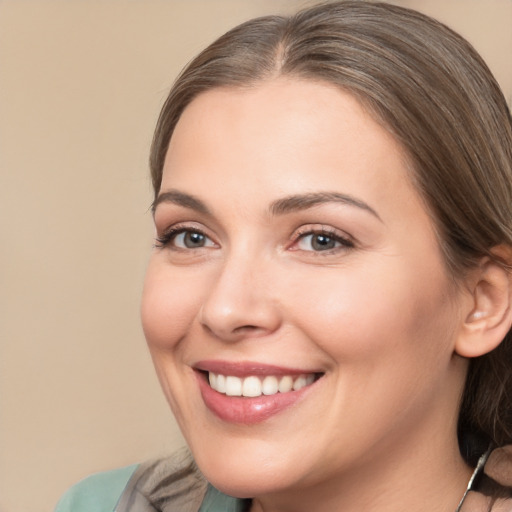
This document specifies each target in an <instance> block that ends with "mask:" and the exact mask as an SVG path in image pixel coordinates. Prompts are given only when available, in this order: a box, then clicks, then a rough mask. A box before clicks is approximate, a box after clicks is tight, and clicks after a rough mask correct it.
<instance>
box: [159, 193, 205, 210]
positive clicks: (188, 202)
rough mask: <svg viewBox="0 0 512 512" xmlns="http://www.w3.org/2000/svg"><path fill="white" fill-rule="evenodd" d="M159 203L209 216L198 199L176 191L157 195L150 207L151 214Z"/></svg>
mask: <svg viewBox="0 0 512 512" xmlns="http://www.w3.org/2000/svg"><path fill="white" fill-rule="evenodd" d="M160 203H172V204H176V205H178V206H183V207H184V208H190V209H191V210H196V211H197V212H199V213H203V214H205V215H211V212H210V210H209V209H208V207H207V206H206V205H205V204H204V203H203V202H202V201H201V200H200V199H198V198H197V197H194V196H192V195H190V194H185V193H184V192H179V191H178V190H168V191H167V192H162V193H161V194H159V195H158V197H157V198H156V199H155V200H154V201H153V204H152V205H151V211H152V212H153V214H154V213H155V210H156V207H157V206H158V205H159V204H160Z"/></svg>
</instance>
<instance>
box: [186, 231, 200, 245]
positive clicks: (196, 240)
mask: <svg viewBox="0 0 512 512" xmlns="http://www.w3.org/2000/svg"><path fill="white" fill-rule="evenodd" d="M203 243H204V235H202V234H201V233H187V234H186V235H185V245H186V246H187V247H197V246H202V245H203Z"/></svg>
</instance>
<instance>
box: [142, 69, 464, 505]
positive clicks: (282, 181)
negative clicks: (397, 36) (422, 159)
mask: <svg viewBox="0 0 512 512" xmlns="http://www.w3.org/2000/svg"><path fill="white" fill-rule="evenodd" d="M155 224H156V230H157V237H158V239H159V240H158V241H157V244H156V247H155V249H154V251H153V253H152V256H151V260H150V263H149V268H148V271H147V277H146V282H145V289H144V295H143V302H142V319H143V326H144V331H145V334H146V337H147V341H148V344H149V348H150V350H151V354H152V357H153V360H154V363H155V367H156V370H157V373H158V377H159V379H160V382H161V384H162V387H163V390H164V392H165V394H166V396H167V399H168V401H169V403H170V404H171V407H172V409H173V411H174V414H175V415H176V418H177V420H178V422H179V424H180V426H181V428H182V430H183V432H184V435H185V437H186V439H187V441H188V443H189V445H190V447H191V449H192V452H193V453H194V455H195V457H196V460H197V462H198V464H199V467H200V468H201V470H202V471H203V473H205V475H206V476H207V478H208V479H209V480H210V481H211V482H212V483H213V484H214V485H216V486H217V487H218V488H220V489H221V490H223V491H224V492H227V493H230V494H233V495H237V496H255V495H256V496H257V495H261V494H271V493H275V492H282V491H283V490H293V489H298V488H305V487H307V486H314V485H320V484H321V483H324V482H330V481H332V480H333V479H335V480H336V479H338V480H339V479H340V478H341V477H343V475H347V474H348V472H349V470H350V474H352V475H359V476H360V475H362V474H367V473H365V471H370V472H371V471H372V470H377V468H378V469H379V470H382V468H383V467H384V466H382V465H381V462H382V461H388V462H389V461H393V463H395V464H398V462H397V461H399V460H401V459H403V460H406V458H407V457H409V459H410V460H412V459H414V458H415V457H416V455H415V454H417V453H419V452H422V451H426V452H428V456H430V457H432V456H435V454H436V453H437V452H438V451H440V450H441V448H440V447H439V446H438V445H439V444H442V445H443V447H442V449H443V450H446V448H447V446H450V447H451V448H453V446H452V445H453V444H454V443H455V442H456V441H455V424H456V416H457V414H456V409H457V402H458V397H459V396H460V392H461V388H462V386H463V379H464V373H465V365H464V364H463V363H461V360H460V359H459V358H457V356H454V348H453V347H454V341H455V339H456V337H457V334H458V329H459V326H460V324H461V321H462V313H461V312H462V310H463V308H462V306H461V304H463V303H464V300H466V299H464V298H463V297H461V296H459V294H460V293H461V292H456V290H455V287H454V286H453V283H452V281H451V280H450V278H449V277H448V275H447V272H446V269H445V266H444V264H443V259H442V256H441V253H440V250H439V248H438V243H437V241H436V236H435V233H434V229H433V225H432V221H431V219H430V218H429V215H428V213H427V211H426V209H425V207H424V205H423V203H422V201H421V199H420V197H419V195H418V193H417V192H416V191H415V189H414V188H413V186H412V185H411V182H410V180H409V179H408V170H407V163H406V160H405V158H404V154H403V152H402V150H401V148H400V147H399V145H398V144H397V143H396V142H395V140H394V139H393V138H392V137H391V136H390V135H389V134H388V132H387V131H385V130H384V129H383V128H382V127H381V126H380V125H379V124H377V123H376V122H375V121H374V120H373V119H372V118H371V117H370V116H369V115H368V114H367V113H366V112H365V111H364V110H363V109H362V108H361V106H360V105H359V103H358V102H357V101H356V100H355V99H354V98H353V97H351V96H350V95H348V94H346V93H343V92H340V91H339V90H337V89H335V88H334V87H331V86H328V85H325V84H321V83H314V82H310V81H299V80H287V79H284V78H279V79H275V80H271V81H268V82H264V83H261V84H260V85H258V86H256V87H252V88H246V89H216V90H211V91H209V92H206V93H203V94H202V95H200V96H199V97H197V98H196V99H195V100H194V101H193V102H192V103H191V104H190V105H189V106H188V107H187V109H186V110H185V112H184V113H183V115H182V117H181V119H180V121H179V123H178V125H177V127H176V130H175V132H174V134H173V136H172V139H171V143H170V147H169V151H168V153H167V157H166V161H165V166H164V173H163V181H162V187H161V192H160V195H159V198H158V199H157V201H156V207H155ZM219 375H220V376H219ZM209 377H210V378H211V379H212V382H213V388H212V387H211V386H210V384H209V383H208V380H209ZM290 388H291V390H290ZM294 388H295V389H294ZM279 389H280V391H279ZM241 393H242V394H245V395H248V396H240V394H241ZM450 443H451V444H450ZM413 454H414V455H413ZM407 460H408V459H407ZM371 468H373V469H371Z"/></svg>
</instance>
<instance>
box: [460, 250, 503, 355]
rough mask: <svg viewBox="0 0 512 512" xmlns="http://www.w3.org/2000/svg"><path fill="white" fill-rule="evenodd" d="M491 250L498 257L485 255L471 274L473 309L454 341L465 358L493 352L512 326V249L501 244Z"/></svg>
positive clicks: (471, 302)
mask: <svg viewBox="0 0 512 512" xmlns="http://www.w3.org/2000/svg"><path fill="white" fill-rule="evenodd" d="M492 252H493V255H494V256H495V259H491V258H489V257H485V258H484V259H483V260H482V261H481V263H480V265H479V266H478V268H476V269H475V270H474V273H471V279H470V281H471V283H472V284H471V285H470V293H471V301H470V304H471V310H470V311H469V313H468V314H467V316H466V318H465V321H464V324H463V326H462V329H461V330H460V332H459V336H458V338H457V340H456V344H455V351H456V352H457V354H459V355H460V356H463V357H478V356H481V355H483V354H487V353H488V352H491V350H493V349H495V348H496V347H497V346H498V345H499V344H500V343H501V342H502V341H503V338H504V337H505V336H506V334H507V333H508V331H509V330H510V327H511V325H512V304H511V301H512V273H511V272H510V267H509V263H510V262H511V261H512V248H510V247H505V246H498V247H495V248H494V249H493V251H492ZM502 262H503V263H502Z"/></svg>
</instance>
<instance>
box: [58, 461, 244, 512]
mask: <svg viewBox="0 0 512 512" xmlns="http://www.w3.org/2000/svg"><path fill="white" fill-rule="evenodd" d="M137 468H138V465H137V464H136V465H133V466H127V467H125V468H121V469H114V470H112V471H105V472H103V473H98V474H95V475H91V476H89V477H87V478H85V479H84V480H82V481H81V482H79V483H77V484H76V485H74V486H73V487H71V489H69V490H68V491H67V492H66V493H65V494H64V496H63V497H62V498H61V499H60V501H59V503H58V504H57V508H56V509H55V512H115V509H116V505H117V503H118V501H119V499H120V497H121V494H122V493H123V491H124V489H125V488H126V486H127V484H128V481H129V480H130V478H131V477H132V475H133V474H134V473H135V470H136V469H137ZM243 509H244V504H243V500H238V499H236V498H232V497H231V496H227V495H225V494H223V493H221V492H220V491H218V490H217V489H215V488H214V487H212V486H211V485H210V486H208V490H207V492H206V495H205V497H204V500H203V503H202V504H201V508H200V509H199V511H198V512H241V511H242V510H243Z"/></svg>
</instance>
